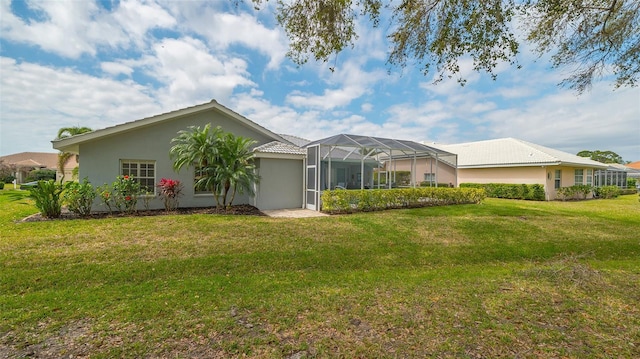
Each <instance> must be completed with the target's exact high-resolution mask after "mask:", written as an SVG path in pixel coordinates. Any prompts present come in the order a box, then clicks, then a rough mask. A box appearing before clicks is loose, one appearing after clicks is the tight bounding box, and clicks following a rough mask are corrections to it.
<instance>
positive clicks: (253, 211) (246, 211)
mask: <svg viewBox="0 0 640 359" xmlns="http://www.w3.org/2000/svg"><path fill="white" fill-rule="evenodd" d="M175 214H217V215H236V216H238V215H239V216H265V214H264V213H262V212H261V211H260V210H259V209H258V208H256V207H254V206H251V205H248V204H239V205H235V206H231V208H229V209H225V208H216V207H202V208H178V209H177V210H175V211H165V210H163V209H154V210H141V211H137V212H135V213H131V214H129V213H122V212H113V213H109V212H98V213H92V214H91V215H89V216H86V217H81V216H78V215H77V214H75V213H72V212H70V211H69V210H67V209H63V210H62V215H61V216H60V218H46V217H44V216H43V215H42V214H41V213H36V214H33V215H31V216H28V217H26V218H23V219H22V220H20V221H19V222H40V221H59V220H69V219H99V218H118V217H149V216H164V215H175Z"/></svg>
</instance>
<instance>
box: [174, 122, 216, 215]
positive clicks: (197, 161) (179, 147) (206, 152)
mask: <svg viewBox="0 0 640 359" xmlns="http://www.w3.org/2000/svg"><path fill="white" fill-rule="evenodd" d="M221 134H222V128H220V127H216V128H214V129H213V130H212V129H211V125H210V124H207V125H206V126H204V128H200V127H199V126H189V127H188V128H187V129H186V130H181V131H179V132H178V136H177V137H175V138H174V139H172V140H171V143H172V144H174V145H173V146H172V147H171V149H170V150H169V156H170V157H171V158H172V159H173V169H174V170H176V171H178V172H179V171H180V170H181V169H182V168H183V167H185V166H186V167H190V166H193V167H194V168H195V169H196V179H197V181H196V183H195V184H194V186H195V187H196V188H205V189H206V190H208V191H211V192H212V193H213V194H214V196H215V199H216V205H217V206H218V207H219V206H220V203H219V198H218V195H217V194H218V193H220V188H219V186H218V183H217V182H216V178H215V169H216V167H217V166H218V164H219V158H218V141H219V140H220V136H221Z"/></svg>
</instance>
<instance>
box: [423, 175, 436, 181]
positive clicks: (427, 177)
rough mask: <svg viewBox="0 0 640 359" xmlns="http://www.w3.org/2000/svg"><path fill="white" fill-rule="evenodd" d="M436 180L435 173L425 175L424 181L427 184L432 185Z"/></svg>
mask: <svg viewBox="0 0 640 359" xmlns="http://www.w3.org/2000/svg"><path fill="white" fill-rule="evenodd" d="M435 178H436V176H435V174H433V173H425V174H424V181H425V182H429V183H431V182H433V181H434V180H435Z"/></svg>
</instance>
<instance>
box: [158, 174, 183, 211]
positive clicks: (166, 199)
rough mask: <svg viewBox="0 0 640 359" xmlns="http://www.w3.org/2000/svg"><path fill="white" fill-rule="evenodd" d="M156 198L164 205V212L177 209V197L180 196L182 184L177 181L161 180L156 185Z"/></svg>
mask: <svg viewBox="0 0 640 359" xmlns="http://www.w3.org/2000/svg"><path fill="white" fill-rule="evenodd" d="M157 187H158V189H159V191H160V192H159V193H158V196H159V197H160V199H162V201H163V203H164V209H165V210H166V211H173V210H175V209H176V208H178V197H180V196H182V188H183V187H182V183H180V181H178V180H172V179H168V178H163V179H161V180H160V183H158V186H157Z"/></svg>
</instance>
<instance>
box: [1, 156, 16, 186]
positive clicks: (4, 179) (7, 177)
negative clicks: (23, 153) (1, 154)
mask: <svg viewBox="0 0 640 359" xmlns="http://www.w3.org/2000/svg"><path fill="white" fill-rule="evenodd" d="M15 173H16V166H15V165H13V164H8V163H6V162H5V161H4V160H0V182H1V183H11V182H13V180H14V179H16V178H15V177H14V174H15Z"/></svg>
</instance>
